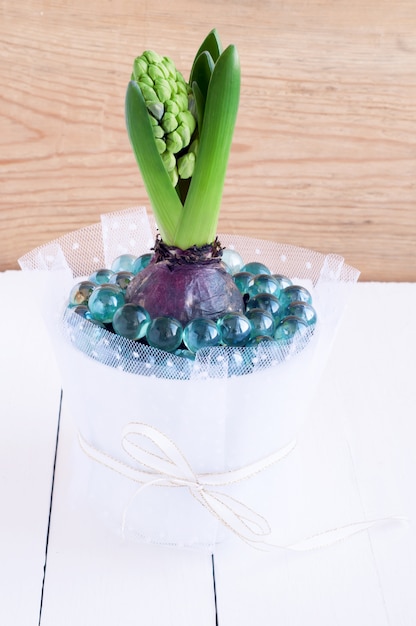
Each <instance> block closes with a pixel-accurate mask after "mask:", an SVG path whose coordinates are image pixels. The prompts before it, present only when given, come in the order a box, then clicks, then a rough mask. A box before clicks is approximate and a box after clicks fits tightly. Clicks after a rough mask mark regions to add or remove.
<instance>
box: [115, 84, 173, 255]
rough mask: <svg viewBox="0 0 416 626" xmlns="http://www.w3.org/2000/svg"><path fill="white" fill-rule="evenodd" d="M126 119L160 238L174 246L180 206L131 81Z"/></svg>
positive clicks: (151, 129) (150, 125) (139, 92)
mask: <svg viewBox="0 0 416 626" xmlns="http://www.w3.org/2000/svg"><path fill="white" fill-rule="evenodd" d="M125 119H126V126H127V132H128V135H129V138H130V143H131V146H132V148H133V152H134V155H135V157H136V161H137V164H138V166H139V168H140V171H141V174H142V178H143V182H144V185H145V187H146V191H147V194H148V196H149V199H150V202H151V204H152V209H153V213H154V216H155V220H156V223H157V225H158V228H159V231H160V234H161V237H162V239H163V241H164V242H165V243H167V244H168V245H173V244H174V234H175V232H176V231H177V228H178V224H179V221H180V218H181V215H182V212H183V206H182V203H181V201H180V200H179V197H178V194H177V193H176V191H175V188H174V187H173V185H172V181H171V179H170V177H169V174H168V173H167V171H166V169H165V166H164V164H163V161H162V158H161V156H160V154H159V151H158V149H157V145H156V141H155V137H154V134H153V126H152V124H151V121H150V117H149V113H148V110H147V108H146V103H145V101H144V98H143V94H142V92H141V89H140V87H139V86H138V84H137V83H136V82H134V81H130V83H129V85H128V87H127V92H126V100H125Z"/></svg>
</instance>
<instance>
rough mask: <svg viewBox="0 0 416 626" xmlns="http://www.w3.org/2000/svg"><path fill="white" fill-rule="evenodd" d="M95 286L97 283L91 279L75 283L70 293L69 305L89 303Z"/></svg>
mask: <svg viewBox="0 0 416 626" xmlns="http://www.w3.org/2000/svg"><path fill="white" fill-rule="evenodd" d="M95 286H96V285H95V283H93V282H92V281H91V280H83V281H81V282H80V283H77V284H76V285H74V286H73V287H72V289H71V291H70V294H69V305H70V306H78V305H79V304H88V300H89V297H90V295H91V294H92V291H93V289H94V288H95Z"/></svg>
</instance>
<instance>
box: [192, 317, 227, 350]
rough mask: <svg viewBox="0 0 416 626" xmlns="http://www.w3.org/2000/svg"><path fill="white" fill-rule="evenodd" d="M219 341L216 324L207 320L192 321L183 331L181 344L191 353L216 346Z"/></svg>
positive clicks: (197, 319)
mask: <svg viewBox="0 0 416 626" xmlns="http://www.w3.org/2000/svg"><path fill="white" fill-rule="evenodd" d="M220 341H221V336H220V332H219V330H218V327H217V324H216V323H215V322H213V321H212V320H209V319H205V318H196V319H193V320H192V321H190V322H189V324H187V325H186V326H185V328H184V331H183V342H184V344H185V345H186V347H187V348H188V349H189V350H190V351H191V352H196V351H197V350H200V349H201V348H209V347H211V346H218V345H219V343H220Z"/></svg>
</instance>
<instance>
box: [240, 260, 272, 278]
mask: <svg viewBox="0 0 416 626" xmlns="http://www.w3.org/2000/svg"><path fill="white" fill-rule="evenodd" d="M241 271H242V272H250V273H251V274H254V275H256V274H271V271H270V270H269V268H268V267H267V265H264V263H258V262H257V261H252V262H251V263H246V265H243V267H242V268H241Z"/></svg>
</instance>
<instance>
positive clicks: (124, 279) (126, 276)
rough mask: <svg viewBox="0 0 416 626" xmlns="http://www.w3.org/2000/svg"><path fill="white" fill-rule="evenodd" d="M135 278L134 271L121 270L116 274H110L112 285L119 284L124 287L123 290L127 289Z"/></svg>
mask: <svg viewBox="0 0 416 626" xmlns="http://www.w3.org/2000/svg"><path fill="white" fill-rule="evenodd" d="M133 278H134V274H133V272H127V271H125V270H121V271H120V272H116V273H115V274H113V275H112V276H110V280H109V283H110V285H118V286H119V287H120V288H121V289H123V291H125V290H126V289H127V287H128V286H129V284H130V282H131V281H132V280H133Z"/></svg>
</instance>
